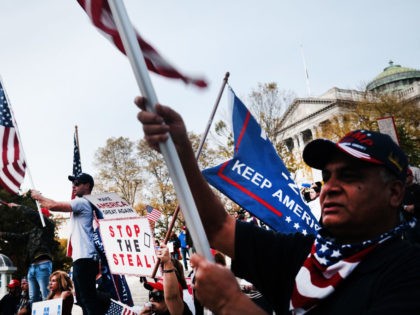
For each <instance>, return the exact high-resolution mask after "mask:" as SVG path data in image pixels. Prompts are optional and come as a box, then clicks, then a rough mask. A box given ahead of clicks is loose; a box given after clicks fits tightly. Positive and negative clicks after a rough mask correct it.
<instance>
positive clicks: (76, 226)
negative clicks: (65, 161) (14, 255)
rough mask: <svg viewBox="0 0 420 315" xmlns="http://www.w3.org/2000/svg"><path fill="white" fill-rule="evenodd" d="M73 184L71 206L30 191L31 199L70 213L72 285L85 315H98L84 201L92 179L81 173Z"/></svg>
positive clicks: (90, 227)
mask: <svg viewBox="0 0 420 315" xmlns="http://www.w3.org/2000/svg"><path fill="white" fill-rule="evenodd" d="M68 179H69V180H70V181H71V182H72V183H73V189H74V192H75V194H76V196H77V197H76V198H75V199H73V200H71V201H70V202H58V201H54V200H51V199H48V198H45V197H44V196H42V195H41V193H40V192H38V191H35V190H33V191H32V198H34V199H35V200H37V201H39V202H40V204H41V206H42V207H45V208H47V209H50V210H51V211H58V212H71V213H72V215H71V217H70V226H71V232H70V237H69V247H70V250H69V252H70V254H71V257H72V259H73V282H74V287H75V291H76V299H77V302H78V303H79V304H80V306H81V307H82V309H83V314H84V315H86V314H87V315H91V314H99V311H98V306H97V297H96V275H97V274H98V271H99V260H98V255H97V252H96V249H95V245H94V243H93V225H92V223H93V218H94V217H93V209H92V206H91V204H90V202H89V201H88V200H87V199H85V198H83V196H85V195H89V194H90V193H91V191H92V189H93V186H94V181H93V178H92V176H90V175H89V174H86V173H81V174H79V175H78V176H69V177H68Z"/></svg>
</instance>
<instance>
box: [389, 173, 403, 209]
mask: <svg viewBox="0 0 420 315" xmlns="http://www.w3.org/2000/svg"><path fill="white" fill-rule="evenodd" d="M389 189H390V199H389V204H390V206H392V207H393V208H397V207H399V206H401V204H402V202H403V199H404V193H405V184H404V183H403V182H402V181H399V180H394V181H392V182H390V183H389Z"/></svg>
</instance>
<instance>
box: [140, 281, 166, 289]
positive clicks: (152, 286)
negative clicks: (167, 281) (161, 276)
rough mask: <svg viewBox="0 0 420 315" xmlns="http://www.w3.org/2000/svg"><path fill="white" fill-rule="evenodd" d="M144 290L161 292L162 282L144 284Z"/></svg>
mask: <svg viewBox="0 0 420 315" xmlns="http://www.w3.org/2000/svg"><path fill="white" fill-rule="evenodd" d="M143 286H144V287H145V289H147V290H149V291H153V290H158V291H163V281H161V280H159V281H158V282H145V283H144V284H143Z"/></svg>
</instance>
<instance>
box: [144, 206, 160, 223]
mask: <svg viewBox="0 0 420 315" xmlns="http://www.w3.org/2000/svg"><path fill="white" fill-rule="evenodd" d="M146 211H147V218H148V219H149V220H150V221H153V222H156V221H157V220H159V218H160V216H161V215H162V212H160V211H159V210H158V209H155V208H153V207H151V206H146Z"/></svg>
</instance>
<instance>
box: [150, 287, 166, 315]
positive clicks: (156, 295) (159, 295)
mask: <svg viewBox="0 0 420 315" xmlns="http://www.w3.org/2000/svg"><path fill="white" fill-rule="evenodd" d="M149 301H150V302H151V303H152V310H153V312H155V313H157V314H162V313H164V312H166V311H167V310H168V307H167V306H166V303H165V299H164V294H163V291H158V290H156V289H154V290H153V291H151V292H150V293H149Z"/></svg>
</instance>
